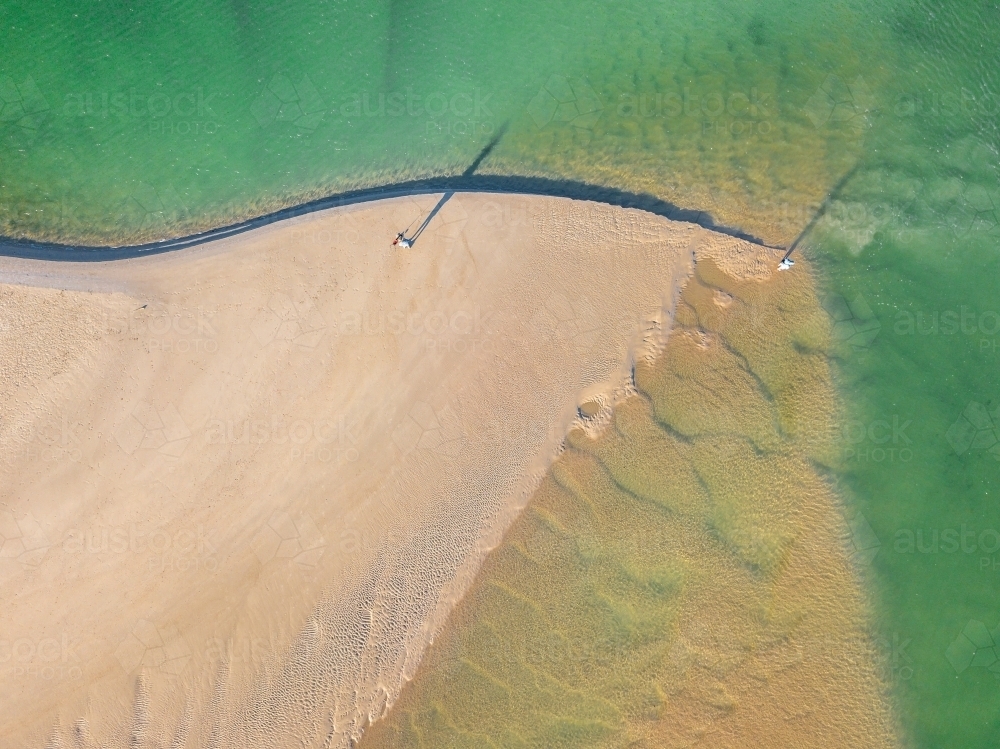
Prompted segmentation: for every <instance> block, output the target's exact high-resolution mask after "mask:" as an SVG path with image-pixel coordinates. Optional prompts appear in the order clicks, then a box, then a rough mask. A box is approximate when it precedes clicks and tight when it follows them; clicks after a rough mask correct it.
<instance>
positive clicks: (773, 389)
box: [361, 248, 897, 749]
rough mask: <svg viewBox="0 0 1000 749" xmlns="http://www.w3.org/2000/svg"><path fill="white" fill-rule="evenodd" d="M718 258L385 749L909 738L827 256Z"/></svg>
mask: <svg viewBox="0 0 1000 749" xmlns="http://www.w3.org/2000/svg"><path fill="white" fill-rule="evenodd" d="M773 267H774V264H773V263H767V264H761V265H758V266H757V267H756V268H753V267H751V266H749V265H748V264H747V263H746V262H743V263H740V264H738V265H734V264H733V263H731V262H729V258H728V257H727V256H726V255H724V254H723V255H720V254H719V253H718V252H717V251H716V250H713V249H708V248H706V249H705V250H703V251H701V252H699V262H698V264H697V267H696V269H695V276H694V278H692V279H690V280H689V281H688V282H687V284H686V286H685V288H684V291H683V294H682V296H681V300H680V302H679V305H678V307H677V314H676V318H675V327H674V330H673V332H672V334H671V335H670V336H669V338H668V340H667V341H666V344H665V346H664V349H663V351H662V352H661V353H660V354H659V355H658V356H656V357H642V358H640V359H639V360H638V361H637V363H636V370H635V384H636V386H637V390H638V392H636V393H635V394H634V395H632V396H631V397H628V398H626V399H624V400H622V401H621V402H620V403H619V404H618V405H617V406H616V407H615V408H614V410H613V413H612V414H611V416H610V419H609V420H607V421H606V423H605V424H603V425H601V424H598V425H596V426H597V427H598V428H596V429H595V428H593V427H592V425H590V424H587V423H584V424H582V425H580V426H579V427H577V428H575V429H573V430H572V431H571V432H570V433H569V436H568V440H567V449H566V451H565V452H564V453H563V454H562V455H561V456H560V457H559V458H558V460H557V461H556V462H555V463H554V465H553V466H552V469H551V471H550V472H549V475H548V476H547V477H546V479H545V480H544V481H543V482H542V485H541V486H540V488H539V490H538V492H537V493H536V494H535V495H534V496H533V497H532V499H531V500H530V501H529V503H528V505H527V506H526V508H525V511H524V512H523V513H522V514H521V515H520V516H519V517H518V519H517V520H516V521H515V522H514V524H513V525H512V527H511V528H510V530H509V531H508V533H507V534H506V535H505V537H504V539H503V541H502V543H501V544H500V545H499V547H498V548H497V549H496V550H494V551H493V552H492V553H491V554H490V556H489V557H488V558H487V560H486V561H485V563H484V565H483V567H482V568H481V570H480V573H479V576H478V577H477V578H476V581H475V582H474V584H473V586H472V587H471V589H470V591H469V593H468V594H467V595H466V596H465V597H464V598H463V599H462V601H460V603H459V604H458V605H457V607H456V609H455V610H454V612H453V614H452V616H451V617H450V619H449V621H448V623H447V625H446V626H445V627H444V628H442V631H441V633H440V634H439V635H438V637H437V639H436V640H435V642H434V643H433V645H432V646H431V647H430V649H429V651H428V653H427V655H426V657H425V659H424V661H423V662H422V664H421V667H420V669H419V670H418V673H417V676H416V677H415V678H414V680H413V681H411V682H409V683H408V684H407V686H406V687H405V688H404V690H403V692H402V694H401V696H400V699H399V701H398V702H397V703H396V704H395V705H394V706H393V708H392V710H391V711H390V712H389V714H388V716H387V717H386V718H384V719H382V720H381V721H378V722H376V723H375V724H374V725H373V726H372V727H371V728H370V729H369V731H368V732H367V733H366V734H365V736H364V738H363V739H362V742H361V747H362V749H367V748H369V747H377V748H379V749H385V748H387V747H392V748H393V749H397V748H400V747H421V748H423V747H427V748H430V747H434V748H435V749H438V748H441V749H443V748H445V747H456V748H457V747H479V746H483V747H486V746H495V747H546V748H547V749H548V748H555V747H567V748H569V747H574V748H576V747H631V748H633V749H639V748H642V749H653V748H654V747H656V748H657V749H661V748H662V749H668V748H671V749H672V748H674V747H690V746H698V747H718V748H720V749H721V748H726V749H736V747H795V749H802V748H804V747H830V748H831V749H834V748H836V749H840V748H841V747H848V746H865V747H873V748H874V747H892V746H895V745H897V740H896V738H895V736H896V729H895V726H894V721H893V719H892V716H891V713H890V711H889V710H888V707H887V700H886V696H885V693H884V686H883V683H882V681H881V679H880V676H879V673H878V669H877V663H876V657H875V654H874V652H873V648H872V638H871V636H870V633H869V632H868V631H867V629H866V626H865V622H866V616H865V613H864V611H865V606H864V602H863V600H862V599H861V596H860V594H859V590H858V587H857V584H856V580H855V577H854V573H853V570H852V567H851V564H850V563H849V562H848V559H847V555H846V554H845V553H844V537H845V535H846V529H845V527H844V523H843V519H842V518H841V516H840V514H839V512H837V501H836V498H835V497H834V496H833V495H832V493H831V491H830V488H829V487H828V486H827V484H826V482H825V481H823V479H822V478H821V475H820V473H819V472H818V469H817V466H819V465H822V464H824V463H826V464H829V463H830V461H831V460H832V459H833V453H832V448H833V442H832V438H833V436H834V426H835V421H834V416H835V409H834V401H833V389H832V386H831V381H830V373H829V369H828V366H827V360H826V356H825V353H824V352H825V350H826V349H827V347H828V343H829V324H828V323H827V321H826V319H825V317H824V316H823V314H822V312H821V311H820V308H819V305H818V303H817V300H816V298H815V296H814V294H813V291H812V289H811V286H810V282H809V277H808V274H807V271H806V270H805V268H804V267H803V268H800V269H797V270H796V272H795V273H786V274H778V273H773V274H772V273H771V269H773Z"/></svg>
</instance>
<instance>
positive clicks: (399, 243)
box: [392, 232, 413, 248]
mask: <svg viewBox="0 0 1000 749" xmlns="http://www.w3.org/2000/svg"><path fill="white" fill-rule="evenodd" d="M392 246H393V247H406V248H409V247H413V240H412V239H407V238H406V236H405V234H404V233H403V232H399V234H397V235H396V238H395V239H394V240H392Z"/></svg>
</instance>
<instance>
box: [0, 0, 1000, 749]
mask: <svg viewBox="0 0 1000 749" xmlns="http://www.w3.org/2000/svg"><path fill="white" fill-rule="evenodd" d="M0 28H2V32H0V33H2V35H3V36H2V42H3V49H4V55H3V59H2V60H0V100H2V101H3V109H2V110H0V233H2V234H5V235H13V236H35V237H47V238H61V239H67V240H68V239H84V240H89V241H123V240H139V239H149V238H156V237H162V236H173V235H178V234H185V233H189V232H191V231H193V230H195V229H197V228H203V227H205V226H210V225H216V224H218V223H223V222H228V221H230V220H233V219H236V218H242V217H245V216H248V215H252V214H256V213H259V212H262V211H264V210H268V209H271V208H275V207H278V206H281V205H287V204H291V203H297V202H300V201H301V200H303V199H305V198H307V197H311V196H315V195H319V194H326V193H331V192H336V191H338V190H342V189H348V188H352V187H358V186H363V185H371V184H383V183H387V182H392V181H397V180H400V179H404V178H411V177H415V176H425V175H431V174H445V173H448V174H451V173H458V172H460V171H461V170H463V169H464V168H465V167H466V166H467V165H468V163H469V162H470V161H471V160H472V158H473V157H474V156H475V154H476V153H477V152H478V151H479V149H480V148H481V147H482V145H483V144H484V143H485V142H486V141H487V140H488V139H489V137H490V135H491V134H492V133H493V132H494V131H495V130H496V129H497V128H499V127H500V126H501V124H502V123H504V122H506V121H508V120H509V121H510V130H509V132H508V134H507V136H506V137H505V139H504V141H503V142H502V143H501V145H500V146H499V147H498V148H497V150H496V151H495V152H494V154H493V155H492V156H491V158H490V160H489V161H487V162H486V163H485V164H484V165H483V168H482V171H492V172H498V173H505V174H542V175H547V176H552V177H556V178H572V179H582V180H585V181H588V182H593V183H598V184H607V185H611V186H614V187H621V188H623V189H629V190H633V191H637V192H649V193H651V194H654V195H656V196H658V197H661V198H664V199H667V200H670V201H672V202H674V203H677V204H678V205H681V206H682V207H693V208H703V209H706V210H709V211H711V212H712V214H713V215H714V216H715V218H716V219H717V220H719V221H721V222H723V223H726V224H730V225H734V226H739V227H741V228H744V229H745V230H747V231H750V232H752V233H754V234H756V235H758V236H761V237H764V238H766V239H769V240H772V241H788V240H789V239H790V238H791V237H794V236H795V235H796V234H797V233H798V230H799V229H800V228H801V227H802V226H803V225H805V223H806V222H807V221H808V218H809V216H810V214H811V210H812V209H813V208H814V207H815V205H816V204H818V202H819V201H820V200H821V199H822V197H823V196H824V195H825V194H826V192H827V191H828V190H829V189H830V187H831V186H832V185H833V184H835V183H836V182H837V180H839V179H840V177H841V176H842V175H843V174H845V173H846V172H848V171H849V170H850V169H852V168H853V167H854V166H855V165H858V164H860V167H859V169H858V171H857V172H856V173H855V175H854V176H853V178H852V179H851V180H850V181H849V182H848V183H847V185H846V186H845V187H844V190H843V192H842V194H841V195H840V196H839V200H838V201H836V202H835V203H834V205H833V207H832V208H831V210H830V212H829V214H828V216H827V217H826V218H825V219H824V220H823V221H822V222H821V223H820V225H819V226H818V227H817V229H816V230H815V232H814V233H813V234H811V235H810V237H809V238H808V241H807V242H806V244H805V246H804V248H803V249H804V252H806V253H808V254H810V255H811V256H812V257H813V258H814V259H815V261H816V264H817V265H818V266H819V269H820V272H821V275H822V278H823V281H824V283H825V287H826V288H825V297H826V302H827V308H828V309H829V310H830V312H831V316H832V317H833V318H834V319H835V320H837V321H839V323H840V325H839V327H838V330H839V331H841V333H842V336H841V337H842V339H843V341H842V344H843V345H842V346H841V351H840V355H839V357H838V359H837V370H838V377H839V384H840V387H841V391H842V395H843V397H844V400H845V404H846V408H847V423H845V424H844V425H842V426H843V430H842V450H843V454H842V457H843V471H842V474H841V476H840V484H839V485H840V487H841V488H842V489H843V491H844V493H845V495H846V496H847V497H848V498H849V501H850V502H851V503H852V508H856V509H858V510H860V512H861V516H862V518H863V520H864V522H861V521H860V520H859V521H857V522H856V523H855V529H856V532H855V543H856V545H857V546H858V547H859V549H861V551H864V552H865V554H864V556H865V558H868V557H872V558H871V561H870V562H869V563H868V564H867V566H866V569H867V574H868V583H869V586H870V589H871V592H872V595H873V600H874V602H875V605H876V609H877V614H878V622H877V624H878V627H879V630H880V632H881V639H882V641H883V643H884V650H885V656H886V658H887V659H888V661H889V663H890V664H891V667H892V668H893V670H894V679H893V683H894V687H895V693H896V698H897V701H898V705H899V709H900V711H901V714H902V716H903V720H904V724H905V726H906V728H907V730H908V732H909V733H910V735H911V736H912V737H913V739H914V742H915V743H916V744H917V745H918V746H926V747H935V746H969V747H977V746H989V745H994V744H996V743H997V739H998V738H1000V683H998V682H997V680H996V678H995V675H994V673H993V672H991V671H990V670H989V666H988V662H989V659H990V652H992V646H991V644H990V643H991V642H993V640H994V639H996V637H995V636H994V635H992V634H990V633H991V632H992V631H993V630H994V628H995V627H996V626H997V623H998V621H1000V607H998V604H997V599H998V596H997V592H998V590H1000V571H998V569H997V567H996V565H1000V551H998V550H993V551H990V550H991V549H993V546H992V543H993V536H992V535H991V533H992V532H993V531H994V530H995V531H1000V511H998V509H997V502H996V497H997V491H998V489H997V483H998V477H1000V462H998V461H997V460H996V459H995V454H994V453H991V452H990V450H991V448H992V445H993V444H994V443H993V442H991V440H997V439H1000V432H998V431H997V428H998V427H1000V413H998V412H997V410H996V409H997V408H998V406H1000V390H998V386H997V384H996V383H997V380H998V378H997V367H998V365H1000V331H998V330H997V322H996V317H995V314H996V313H1000V303H998V302H997V301H996V298H997V295H996V287H997V271H998V260H997V258H998V249H1000V247H998V245H1000V181H998V156H997V153H998V150H997V149H998V145H1000V134H998V130H997V125H998V121H1000V85H998V76H1000V72H998V71H1000V59H998V58H1000V56H998V52H997V50H998V49H1000V46H998V41H1000V11H998V10H997V8H996V7H995V5H993V4H991V3H985V2H969V3H962V4H946V3H926V2H907V3H903V2H898V3H883V2H880V3H871V2H868V3H860V2H857V3H845V2H841V3H835V4H832V5H824V6H822V7H816V6H814V5H813V4H793V3H781V4H767V5H765V4H760V3H757V4H754V3H735V2H732V3H729V2H716V3H712V4H709V5H699V6H697V7H689V6H687V5H683V6H682V5H680V4H677V3H672V4H670V5H667V6H664V5H663V4H661V3H649V2H639V1H637V0H634V1H631V2H623V3H615V4H613V5H612V4H602V3H596V2H595V3H583V4H581V3H579V2H576V3H569V2H548V3H544V4H539V3H510V2H507V3H494V2H485V3H479V4H476V5H475V6H474V7H473V6H471V5H469V4H466V3H460V2H436V3H430V2H406V3H404V2H388V3H365V4H363V6H357V5H351V4H348V3H334V4H327V3H323V4H320V3H297V4H291V3H286V4H273V3H269V4H264V3H255V2H246V1H243V2H232V3H216V2H199V3H194V2H177V3H172V4H169V5H156V4H143V5H141V6H140V5H131V4H128V3H125V2H109V3H99V4H84V3H57V4H34V5H33V6H29V7H13V6H11V5H7V6H4V7H3V8H0ZM949 313H954V315H955V316H957V317H953V316H951V315H950V314H949ZM963 313H965V315H966V316H965V318H964V320H963V317H962V315H963ZM969 314H971V315H972V317H971V318H970V317H969ZM908 315H909V316H912V323H913V324H912V327H910V326H909V325H908V321H910V319H911V318H910V317H908ZM935 315H936V316H937V320H938V324H937V327H936V328H935V326H934V322H933V321H934V319H935ZM956 319H957V328H956V327H955V325H953V324H952V321H953V320H956ZM911 330H912V332H910V331H911ZM972 404H981V405H982V406H983V408H979V407H977V406H975V405H972ZM963 414H964V415H963ZM984 414H985V416H984ZM886 425H888V426H886ZM894 425H895V429H893V426H894ZM868 529H870V531H871V533H868ZM918 531H919V536H918ZM952 531H954V532H957V533H958V534H959V547H958V550H954V551H950V549H952V548H953V545H952V544H951V542H950V540H949V539H952V538H953V534H952ZM970 531H971V532H972V533H973V536H974V541H973V540H970V537H969V536H968V535H966V536H962V533H963V532H964V533H966V534H967V533H968V532H970ZM946 533H947V535H946ZM908 534H912V536H913V544H912V547H911V546H910V545H909V544H908V539H909V537H910V536H909V535H908ZM935 534H937V538H938V542H937V545H936V546H935V544H934V542H933V541H934V537H935ZM963 538H964V539H965V546H964V547H963V546H962V539H963ZM918 541H919V542H920V544H919V546H918ZM973 544H974V545H975V549H973V550H971V551H966V550H965V549H971V548H972V546H973ZM911 548H912V550H911ZM935 548H936V549H937V550H936V551H934V549H935ZM921 549H925V550H926V552H925V551H922V550H921ZM872 555H874V556H872ZM975 622H981V623H982V624H983V625H984V629H985V631H986V633H987V635H988V636H989V637H990V638H991V639H990V641H989V642H988V641H987V640H986V639H984V637H983V635H982V629H981V628H980V627H979V626H978V625H976V624H975ZM963 631H966V635H963V634H962V632H963ZM963 637H964V638H965V639H964V640H963V639H962V638H963ZM970 637H971V639H970ZM973 640H977V641H979V643H980V646H979V649H978V651H976V654H973V651H975V649H976V644H975V643H974V642H973ZM995 645H998V646H1000V640H998V641H997V642H996V643H995ZM970 648H972V650H970ZM996 654H997V655H1000V651H998V652H997V653H996ZM984 664H987V665H984Z"/></svg>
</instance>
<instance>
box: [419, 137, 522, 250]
mask: <svg viewBox="0 0 1000 749" xmlns="http://www.w3.org/2000/svg"><path fill="white" fill-rule="evenodd" d="M508 124H509V123H507V122H505V123H504V124H503V125H501V126H500V129H499V130H497V133H496V135H494V136H493V138H492V139H491V140H490V142H489V143H487V144H486V147H485V148H484V149H483V150H482V151H480V152H479V155H478V156H476V158H475V160H474V161H473V162H472V163H471V164H470V165H469V167H468V168H467V169H466V170H465V171H464V172H462V176H463V177H471V176H472V175H473V174H475V172H476V169H478V168H479V165H480V164H482V163H483V161H484V160H485V159H486V157H487V156H489V155H490V152H491V151H492V150H493V149H494V148H496V147H497V144H498V143H499V142H500V139H501V138H503V136H504V133H506V132H507V125H508ZM454 194H455V191H454V190H450V191H449V192H446V193H445V194H444V195H442V196H441V199H440V200H439V201H438V202H437V205H436V206H434V208H432V209H431V212H430V213H428V214H427V218H425V219H424V221H423V223H422V224H420V226H418V227H417V230H416V231H415V232H414V233H413V236H412V237H410V238H409V239H408V240H407V241H408V242H409V244H408V246H409V247H412V246H413V245H414V244H416V241H417V240H418V239H419V238H420V235H421V234H423V233H424V229H426V228H427V226H428V224H430V222H431V220H432V219H433V218H434V217H435V216H436V215H437V214H438V212H439V211H440V210H441V209H442V208H443V207H444V204H445V203H447V202H448V201H449V200H451V198H452V196H453V195H454Z"/></svg>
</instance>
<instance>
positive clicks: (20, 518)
mask: <svg viewBox="0 0 1000 749" xmlns="http://www.w3.org/2000/svg"><path fill="white" fill-rule="evenodd" d="M435 202H436V196H421V197H416V198H401V199H394V200H389V201H384V202H379V203H375V204H369V205H357V206H351V207H348V208H339V209H335V210H330V211H325V212H320V213H315V214H311V215H309V216H306V217H302V218H300V219H294V220H290V221H287V222H283V223H281V224H276V225H272V226H269V227H266V228H263V229H260V230H258V231H255V232H253V233H248V234H244V235H242V236H239V237H233V238H228V239H223V240H219V241H218V242H213V243H211V244H209V245H205V246H203V247H199V248H194V249H190V250H186V251H185V252H183V253H179V254H169V255H159V256H156V257H148V258H141V259H136V260H128V261H123V262H118V263H97V264H88V265H86V266H74V265H70V264H51V263H40V262H35V261H27V260H12V259H4V260H3V261H2V262H0V310H2V316H3V319H4V321H5V325H4V328H3V329H0V350H2V352H3V354H4V356H5V358H7V359H8V360H9V361H11V362H12V366H11V367H9V368H8V369H7V370H6V371H5V373H4V375H3V377H4V379H3V381H2V382H0V412H2V413H3V415H4V418H3V421H2V422H0V451H2V452H0V459H2V460H3V462H4V474H5V477H6V478H7V480H6V481H5V482H4V486H3V489H2V494H0V536H2V542H3V546H2V551H0V586H2V587H0V589H2V590H3V593H2V594H0V595H2V598H0V607H2V609H3V610H4V632H3V639H4V640H5V641H6V647H7V648H8V650H9V652H10V657H9V658H8V659H7V661H6V662H5V663H3V664H0V666H2V667H3V669H4V676H5V678H4V679H3V680H0V702H2V703H3V704H4V705H5V706H6V707H7V709H6V710H5V711H4V714H3V717H2V718H0V733H2V734H3V735H5V736H8V737H11V738H12V739H13V740H15V741H19V742H23V743H24V744H25V745H32V746H35V745H38V746H40V745H42V744H44V743H45V741H46V740H50V739H51V740H52V741H53V743H54V745H58V744H56V743H55V742H56V741H57V740H56V739H55V738H54V737H60V738H59V739H58V740H59V741H62V745H65V746H85V747H89V746H98V745H100V746H125V745H129V744H132V745H140V746H144V745H146V743H153V744H155V743H156V742H160V744H162V745H164V746H178V747H182V746H284V745H286V742H287V744H288V745H291V744H293V743H296V742H297V741H299V740H302V741H305V742H307V743H309V742H317V743H321V744H322V745H325V746H348V745H349V740H350V737H351V736H357V735H358V733H359V732H360V730H361V729H362V728H363V726H364V725H365V724H366V723H367V722H369V721H370V720H372V719H375V718H377V717H378V716H380V715H381V714H382V713H383V711H384V709H385V707H386V705H387V704H388V703H391V702H392V701H393V700H394V699H395V698H396V697H397V695H398V694H399V691H400V689H401V687H402V685H403V683H404V682H405V680H406V679H407V678H409V677H410V676H412V675H413V673H414V672H415V670H416V666H417V664H418V663H419V661H420V658H421V655H422V653H423V652H424V649H425V646H426V644H427V642H428V641H429V639H430V637H431V636H432V634H433V633H434V632H435V631H436V630H437V629H438V628H439V627H440V626H441V624H442V623H443V622H444V620H445V617H446V616H447V614H448V612H449V611H450V610H451V608H452V606H453V604H454V602H455V601H456V600H457V599H458V598H459V597H460V596H461V594H462V593H463V592H464V591H465V590H466V588H467V587H468V586H469V584H470V583H471V580H472V578H473V576H474V573H475V571H476V569H477V568H478V566H479V564H480V562H481V560H482V559H483V558H484V556H485V554H486V553H487V551H488V550H489V549H490V548H492V547H493V546H495V545H496V544H497V543H498V542H499V539H500V537H501V535H502V533H503V531H504V529H506V528H507V527H508V525H509V524H510V522H511V521H512V520H513V519H514V517H516V515H517V511H518V509H519V508H520V507H521V506H523V504H524V502H525V501H527V498H528V496H529V495H530V493H531V492H532V491H533V490H534V488H535V487H536V486H537V484H538V482H539V481H540V480H541V478H542V477H543V475H544V473H545V470H546V469H547V468H548V466H549V465H550V463H551V461H552V460H553V459H554V458H555V457H556V455H557V454H558V451H559V447H560V444H561V442H562V440H563V437H564V435H565V434H566V433H567V430H568V429H569V427H570V426H571V425H572V424H573V423H574V422H575V420H576V416H577V409H578V408H579V407H580V406H581V405H584V404H585V403H587V404H590V405H589V406H588V408H591V407H593V408H594V409H608V408H609V407H610V405H611V403H612V401H613V400H614V396H615V393H616V392H618V393H622V392H624V391H625V390H627V386H628V384H629V382H630V378H631V370H632V362H633V360H634V358H635V357H636V356H637V355H640V354H641V353H642V352H643V351H644V350H645V348H646V347H653V348H655V347H657V346H658V345H660V344H661V343H662V339H663V337H664V336H665V334H666V332H667V331H668V330H669V327H670V324H671V320H672V314H673V310H674V305H675V303H676V300H677V295H678V292H679V289H680V286H681V284H682V283H683V282H684V281H685V280H686V279H687V278H689V276H690V275H691V273H692V269H693V262H694V259H695V257H696V256H697V257H698V258H703V257H714V258H716V259H717V260H718V262H719V263H720V264H721V265H726V267H729V268H730V269H732V270H733V272H734V273H737V274H739V275H741V276H744V277H746V276H750V277H752V276H754V274H767V273H770V270H769V265H770V264H773V262H775V261H776V259H777V256H778V254H779V253H776V252H775V253H771V252H769V251H766V250H761V249H760V248H758V247H755V246H753V245H750V244H748V243H746V242H743V241H741V240H738V239H735V238H732V237H727V236H723V235H718V234H713V233H711V232H708V231H706V230H705V229H703V228H701V227H698V226H694V225H691V224H678V223H674V222H671V221H668V220H666V219H663V218H661V217H657V216H654V215H650V214H647V213H643V212H640V211H636V210H623V209H619V208H613V207H609V206H605V205H601V204H596V203H583V202H577V201H570V200H566V199H560V198H539V197H532V198H527V197H521V196H498V195H470V194H457V195H455V196H454V197H453V198H452V199H451V200H450V201H449V202H448V203H447V204H445V206H444V208H443V209H442V211H441V213H440V214H439V215H438V216H437V218H436V219H435V222H434V223H432V225H431V226H430V227H429V228H428V230H427V231H426V233H425V234H424V235H423V237H422V238H421V240H420V241H419V242H418V244H417V246H416V247H415V248H414V249H413V250H409V251H402V252H401V251H397V250H393V249H391V248H390V247H389V246H388V240H389V238H391V236H392V235H393V234H394V233H395V231H397V230H398V229H399V228H402V227H404V226H406V225H408V224H410V223H411V221H412V220H413V218H414V217H415V216H418V215H421V214H424V215H425V214H426V212H427V211H428V210H429V209H430V208H431V207H432V206H433V205H434V203H435ZM770 255H774V257H770ZM2 655H3V653H2V652H0V657H2ZM74 742H76V743H74ZM296 745H297V744H296ZM310 745H311V744H310Z"/></svg>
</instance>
